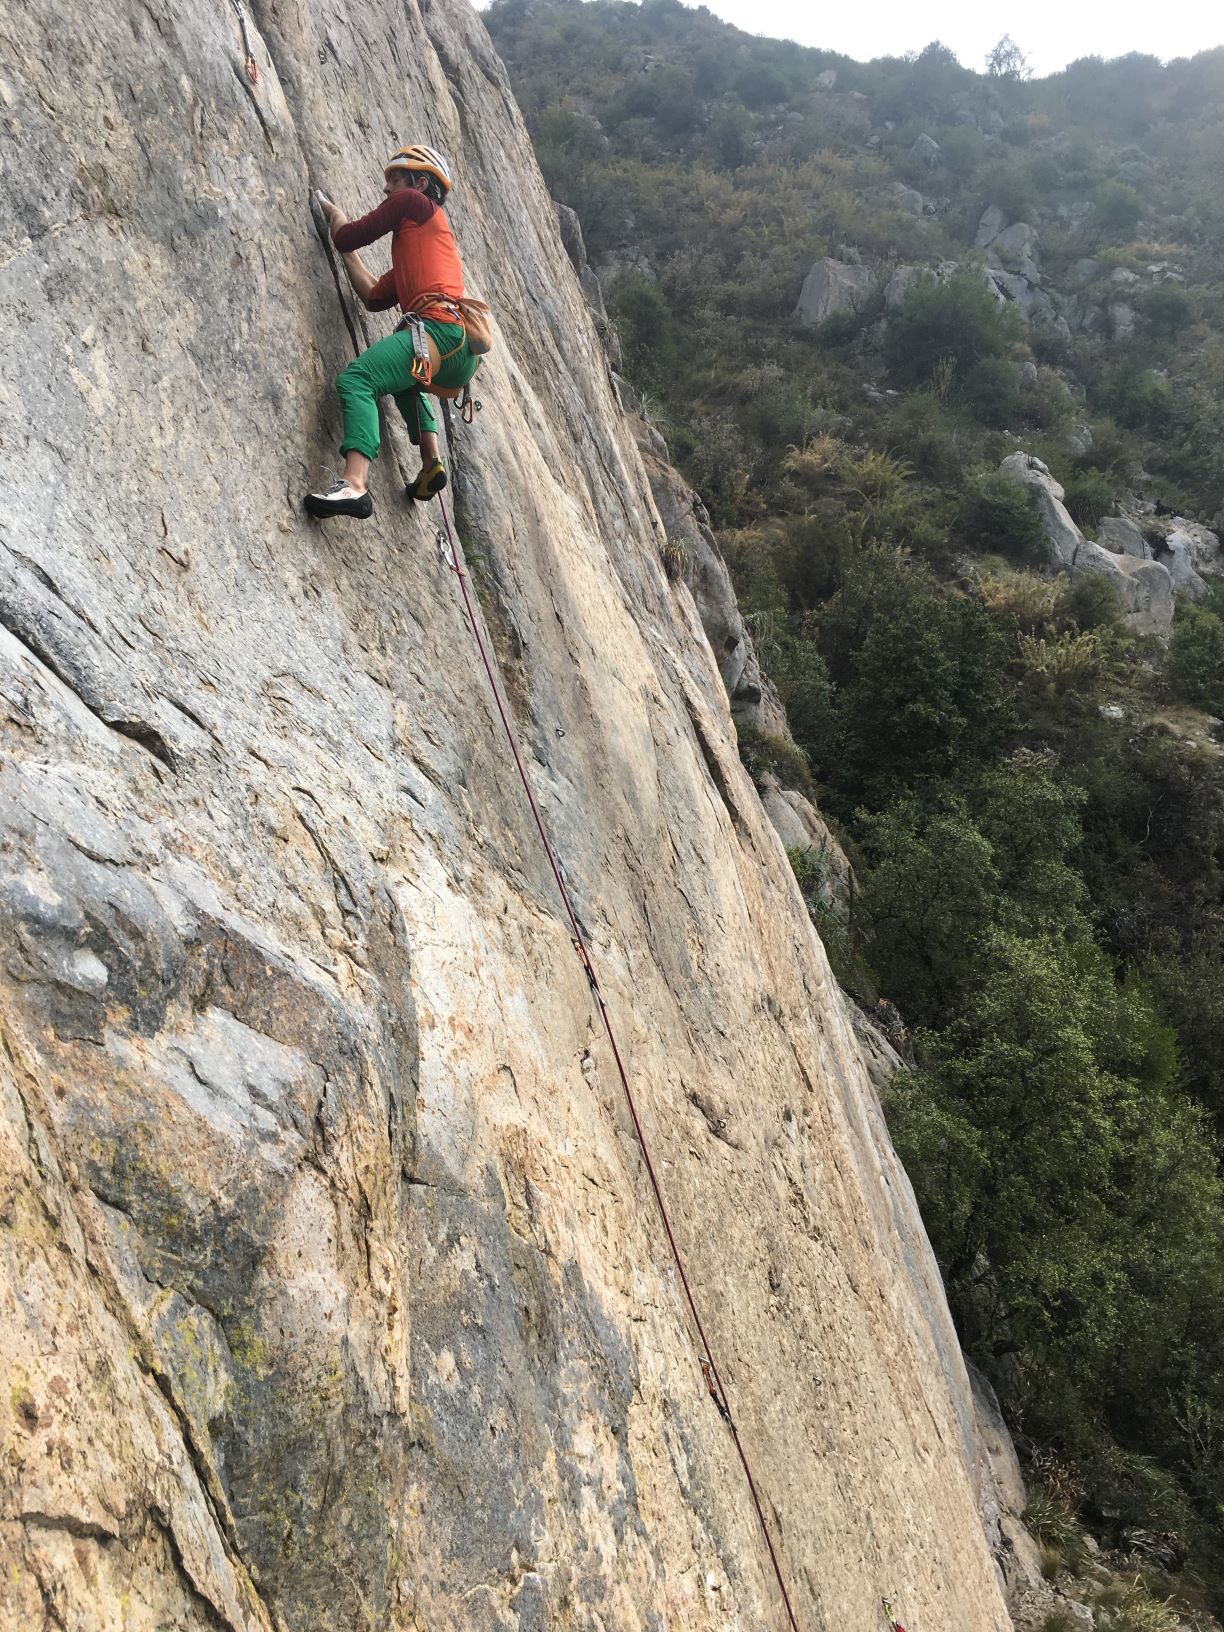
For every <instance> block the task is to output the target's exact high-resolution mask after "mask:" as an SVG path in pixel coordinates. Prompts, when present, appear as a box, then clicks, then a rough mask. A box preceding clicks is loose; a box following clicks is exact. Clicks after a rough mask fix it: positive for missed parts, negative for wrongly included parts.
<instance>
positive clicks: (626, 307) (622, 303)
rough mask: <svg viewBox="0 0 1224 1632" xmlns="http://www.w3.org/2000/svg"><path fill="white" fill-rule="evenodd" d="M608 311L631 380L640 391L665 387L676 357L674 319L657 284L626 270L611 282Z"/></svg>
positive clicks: (657, 389)
mask: <svg viewBox="0 0 1224 1632" xmlns="http://www.w3.org/2000/svg"><path fill="white" fill-rule="evenodd" d="M608 311H609V314H610V315H611V318H612V321H613V322H614V323H615V325H616V331H617V333H618V334H619V336H620V342H621V348H622V351H623V352H624V359H625V372H626V373H627V375H628V376H629V378H630V380H631V381H632V382H633V384H634V385H636V386H637V388H638V390H639V391H662V390H665V389H666V387H667V385H668V383H669V382H670V375H671V372H672V370H673V368H674V366H675V361H676V341H675V323H674V321H673V318H672V313H671V308H670V307H669V306H668V304H667V299H666V296H665V295H664V294H663V291H662V290H661V289H660V288H659V286H658V284H657V283H652V282H651V281H650V279H648V278H644V277H641V276H639V275H638V274H637V273H627V274H626V275H625V276H623V277H621V278H618V279H617V281H616V283H615V284H614V285H613V287H612V294H611V297H610V299H609V301H608Z"/></svg>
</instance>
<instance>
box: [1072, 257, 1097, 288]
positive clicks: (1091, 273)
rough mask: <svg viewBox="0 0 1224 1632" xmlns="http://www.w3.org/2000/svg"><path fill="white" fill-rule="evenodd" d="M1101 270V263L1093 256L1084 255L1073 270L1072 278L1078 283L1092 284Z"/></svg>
mask: <svg viewBox="0 0 1224 1632" xmlns="http://www.w3.org/2000/svg"><path fill="white" fill-rule="evenodd" d="M1100 270H1101V262H1100V261H1097V260H1094V259H1093V258H1092V256H1091V255H1083V256H1081V257H1080V259H1079V260H1078V261H1076V263H1075V265H1074V266H1073V267H1072V268H1071V276H1072V277H1073V278H1074V279H1075V281H1076V283H1091V282H1092V280H1093V278H1095V277H1096V276H1097V274H1098V273H1099V272H1100Z"/></svg>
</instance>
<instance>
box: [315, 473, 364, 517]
mask: <svg viewBox="0 0 1224 1632" xmlns="http://www.w3.org/2000/svg"><path fill="white" fill-rule="evenodd" d="M306 508H307V510H309V512H310V514H311V515H312V516H320V517H322V516H356V517H357V519H358V521H364V520H365V519H366V517H367V516H371V515H373V513H374V500H373V499H372V498H371V497H370V495H369V494H368V493H359V492H358V491H357V489H356V488H355V487H350V486H349V484H348V483H347V482H346V481H345V480H344V477H343V476H341V477H340V478H339V480H337V481H334V482H333V483H332V484H331V486H330V487H329V488H328V489H327V491H326V493H307V495H306Z"/></svg>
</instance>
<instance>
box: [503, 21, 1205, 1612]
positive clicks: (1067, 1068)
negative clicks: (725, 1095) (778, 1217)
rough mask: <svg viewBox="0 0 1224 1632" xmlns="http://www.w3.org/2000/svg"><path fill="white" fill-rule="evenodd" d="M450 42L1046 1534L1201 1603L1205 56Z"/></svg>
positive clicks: (623, 31)
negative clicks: (802, 901)
mask: <svg viewBox="0 0 1224 1632" xmlns="http://www.w3.org/2000/svg"><path fill="white" fill-rule="evenodd" d="M488 21H489V27H490V30H491V33H492V35H493V37H494V39H495V41H496V43H497V45H498V48H499V50H501V52H502V53H503V56H504V57H505V60H506V62H507V65H508V67H509V70H510V73H511V77H512V80H513V82H514V85H515V89H516V93H517V94H518V96H519V98H520V101H521V103H522V105H523V107H524V111H525V113H526V116H527V119H528V123H529V126H530V128H531V131H532V135H533V139H534V142H535V146H536V151H537V153H538V155H539V158H540V162H541V165H542V168H543V171H544V175H545V179H546V180H547V182H548V184H549V187H550V189H551V190H552V192H553V193H554V195H555V196H556V197H557V199H558V200H559V201H560V202H561V203H562V205H564V206H565V207H567V208H569V209H571V210H572V211H574V212H576V216H577V219H578V222H579V223H580V225H581V230H582V233H583V235H584V237H585V246H586V252H587V254H588V255H589V259H590V263H591V267H592V268H593V271H594V274H595V275H596V276H597V279H598V283H597V286H596V287H594V288H592V289H590V293H591V297H592V299H593V301H594V303H595V307H596V310H597V313H598V312H602V311H604V310H605V308H606V327H607V331H608V344H609V345H610V347H611V348H612V350H613V353H614V355H615V356H617V357H618V358H619V364H618V366H619V368H620V369H621V372H622V373H623V374H624V375H625V376H626V377H627V379H628V382H629V387H630V388H631V389H632V390H633V391H634V392H635V393H636V395H637V396H638V397H639V398H640V400H641V401H642V403H643V405H644V407H645V410H646V411H647V413H648V415H649V416H650V418H651V420H652V422H653V424H654V426H655V428H656V430H657V432H658V433H660V436H661V438H662V439H665V441H666V447H667V448H668V449H670V451H671V454H672V456H673V457H675V458H676V460H677V462H678V464H679V465H680V467H681V469H682V470H683V472H684V473H685V475H686V476H687V478H688V479H689V480H690V481H691V482H692V483H693V485H694V486H695V488H696V489H697V491H698V493H699V494H700V498H701V501H702V503H703V508H702V509H701V510H700V511H699V514H698V520H699V521H701V520H702V517H704V518H705V520H708V521H709V522H711V523H712V525H713V528H714V530H715V532H716V533H717V543H718V545H719V547H720V549H721V551H722V553H723V555H724V556H725V558H726V560H727V562H728V564H729V566H730V568H731V571H732V575H733V578H734V580H735V584H736V588H737V590H738V594H739V600H740V606H741V609H742V612H743V614H744V617H745V621H746V623H747V625H748V627H749V629H750V630H751V632H752V633H753V635H754V638H755V642H756V650H757V654H758V657H759V660H760V664H761V667H762V668H763V670H764V671H765V675H766V682H765V683H764V684H763V686H761V687H757V688H755V689H754V692H753V694H752V695H745V696H742V697H738V698H736V699H735V712H736V717H737V721H738V724H739V728H740V729H739V736H740V749H741V754H742V757H743V759H744V762H745V764H746V765H747V766H748V767H749V769H750V770H751V772H752V774H753V776H754V778H755V780H756V781H757V783H758V785H759V786H760V787H761V788H762V789H763V791H764V792H765V795H766V797H767V798H769V799H773V798H776V797H777V796H776V794H775V793H774V792H773V789H774V788H775V786H776V784H777V783H778V782H779V781H780V782H781V783H782V784H783V785H784V786H786V787H789V788H792V789H796V790H799V791H801V792H802V793H803V794H805V795H808V796H810V797H813V798H815V800H816V801H817V803H818V805H819V807H820V810H821V812H822V814H823V816H824V817H825V818H826V819H827V820H828V821H829V822H830V823H831V824H832V826H833V828H834V829H835V831H836V833H837V834H838V836H839V837H840V839H841V841H842V844H843V845H844V847H845V848H846V850H847V851H848V853H849V857H850V860H851V861H852V862H853V864H854V870H855V875H856V882H855V885H854V887H853V889H852V890H848V889H847V886H846V878H845V875H844V873H841V874H839V873H838V869H837V867H835V866H832V865H831V862H830V857H831V855H832V852H829V851H827V850H826V851H825V852H823V853H821V852H820V851H819V849H817V850H816V851H812V850H810V849H808V848H805V846H804V845H802V844H801V843H800V842H799V840H798V837H796V838H795V839H788V843H789V844H791V845H792V859H793V862H794V865H795V868H796V873H797V876H798V879H799V882H800V885H801V887H802V888H803V890H804V892H805V895H806V897H807V899H808V900H809V904H810V907H811V910H812V914H813V920H814V922H815V923H816V924H817V927H818V929H819V931H820V933H821V935H822V938H823V939H824V941H825V944H826V946H827V948H828V951H829V954H830V957H831V959H832V962H833V967H834V969H835V970H836V973H837V975H838V978H839V980H840V981H841V982H842V984H843V986H844V987H845V988H846V989H847V990H848V991H849V992H851V993H852V994H853V995H854V997H855V998H856V999H857V1001H858V1002H859V1004H860V1006H861V1007H862V1008H863V1009H864V1010H866V1011H868V1012H869V1013H871V1014H874V1015H877V1016H878V1015H883V1016H885V1017H886V1018H887V1023H888V1026H889V1029H890V1031H891V1033H892V1034H893V1037H894V1041H897V1042H898V1043H899V1045H900V1046H901V1048H902V1052H903V1053H904V1055H905V1059H906V1069H905V1070H903V1071H901V1072H900V1073H899V1074H898V1075H897V1076H896V1077H895V1078H894V1080H893V1083H892V1086H891V1088H890V1089H889V1090H888V1093H887V1095H886V1101H885V1107H886V1111H887V1114H888V1118H889V1123H890V1127H891V1129H892V1132H893V1135H894V1137H895V1138H896V1140H897V1141H898V1146H899V1149H900V1151H901V1152H902V1154H903V1157H904V1160H905V1162H906V1165H907V1169H908V1171H909V1173H910V1176H911V1178H912V1179H913V1181H914V1184H915V1187H916V1190H917V1193H918V1197H919V1200H920V1203H921V1206H922V1210H923V1216H924V1218H925V1220H926V1222H927V1224H928V1227H929V1228H930V1230H931V1233H932V1239H933V1241H934V1244H935V1247H936V1251H937V1253H938V1256H939V1259H940V1263H941V1267H942V1269H943V1272H944V1275H945V1278H946V1281H947V1285H948V1289H949V1295H950V1298H951V1302H952V1307H953V1311H954V1314H955V1316H956V1319H957V1324H958V1329H959V1331H960V1334H961V1337H962V1340H963V1341H964V1342H965V1344H966V1345H967V1347H968V1349H969V1352H970V1353H971V1354H972V1355H973V1357H974V1358H975V1359H976V1360H977V1361H978V1363H979V1364H980V1365H981V1366H982V1367H983V1368H984V1369H985V1370H986V1371H987V1373H988V1374H989V1375H990V1377H991V1378H992V1380H993V1381H994V1383H995V1385H996V1387H997V1388H998V1389H999V1391H1000V1394H1001V1397H1002V1399H1003V1403H1004V1407H1005V1410H1006V1412H1007V1414H1008V1416H1009V1420H1010V1421H1011V1423H1012V1425H1013V1427H1014V1428H1015V1429H1016V1430H1017V1432H1018V1433H1019V1434H1020V1437H1021V1440H1022V1443H1023V1445H1024V1447H1025V1450H1026V1453H1027V1455H1028V1456H1029V1459H1030V1467H1031V1470H1032V1471H1033V1473H1034V1475H1035V1477H1036V1480H1037V1498H1036V1500H1037V1502H1040V1503H1044V1504H1046V1510H1047V1512H1048V1513H1052V1514H1054V1515H1055V1516H1056V1520H1057V1522H1050V1523H1047V1526H1046V1530H1047V1534H1048V1535H1049V1536H1050V1537H1051V1538H1052V1539H1053V1540H1054V1541H1057V1543H1058V1545H1059V1546H1060V1547H1061V1548H1062V1551H1063V1553H1064V1556H1065V1557H1067V1558H1071V1557H1073V1556H1075V1555H1076V1553H1077V1549H1078V1547H1079V1543H1078V1541H1076V1540H1075V1539H1074V1538H1075V1536H1076V1534H1077V1527H1078V1526H1080V1525H1085V1524H1086V1525H1087V1526H1088V1527H1089V1528H1090V1529H1091V1530H1092V1532H1093V1533H1094V1534H1095V1535H1096V1536H1097V1537H1099V1539H1100V1540H1101V1542H1102V1543H1104V1544H1105V1545H1106V1546H1108V1547H1112V1548H1116V1549H1119V1550H1120V1552H1121V1553H1122V1554H1123V1555H1126V1556H1128V1557H1130V1558H1131V1560H1132V1564H1133V1568H1134V1570H1136V1571H1147V1572H1148V1573H1149V1575H1150V1580H1151V1582H1152V1585H1153V1590H1154V1591H1156V1592H1157V1593H1158V1594H1161V1595H1163V1594H1165V1593H1167V1591H1168V1590H1169V1578H1168V1576H1167V1570H1168V1569H1170V1568H1174V1569H1175V1570H1176V1569H1181V1570H1182V1575H1181V1585H1182V1587H1183V1588H1184V1589H1185V1591H1186V1592H1187V1593H1188V1594H1189V1598H1190V1600H1193V1599H1194V1598H1195V1594H1196V1593H1198V1592H1199V1591H1200V1590H1201V1588H1202V1586H1203V1584H1204V1583H1208V1584H1209V1587H1210V1590H1211V1591H1212V1592H1214V1594H1215V1595H1216V1601H1217V1603H1218V1602H1219V1601H1220V1594H1221V1592H1222V1591H1224V1530H1222V1529H1221V1522H1220V1508H1219V1493H1220V1491H1221V1489H1224V1439H1222V1438H1221V1435H1220V1428H1219V1425H1220V1423H1221V1422H1224V1394H1222V1393H1221V1381H1220V1380H1221V1377H1222V1376H1224V1324H1222V1319H1221V1309H1222V1308H1224V1202H1222V1191H1221V1181H1220V1157H1219V1151H1220V1147H1219V1139H1220V1134H1221V1128H1222V1117H1224V1076H1222V1075H1221V1067H1220V1061H1221V1059H1222V1058H1224V1055H1222V1054H1221V1043H1222V1042H1224V740H1222V735H1221V732H1222V728H1221V725H1220V718H1221V716H1222V715H1224V555H1222V553H1221V549H1220V530H1221V527H1222V526H1224V418H1222V416H1224V406H1222V405H1224V277H1222V276H1221V271H1220V267H1221V251H1222V250H1224V210H1222V207H1221V202H1220V194H1219V186H1218V178H1219V176H1220V174H1221V173H1224V117H1222V114H1221V108H1222V106H1224V94H1222V93H1224V51H1216V52H1211V53H1206V54H1204V55H1202V56H1199V57H1197V58H1195V59H1194V60H1193V61H1180V62H1174V63H1171V64H1169V65H1168V66H1166V67H1162V66H1161V65H1160V64H1159V63H1157V62H1156V61H1154V60H1153V59H1147V58H1140V57H1128V58H1122V59H1120V60H1117V61H1112V62H1110V61H1103V60H1101V59H1096V58H1094V59H1089V60H1086V61H1083V62H1080V63H1076V64H1073V65H1072V66H1071V67H1070V68H1069V69H1068V70H1067V71H1066V72H1065V73H1062V74H1059V75H1056V76H1053V77H1051V78H1049V79H1046V80H1040V81H1038V80H1030V79H1028V78H1026V77H1025V74H1024V71H1023V60H1022V56H1021V55H1020V53H1019V52H1018V51H1017V50H1015V49H1014V48H1011V47H1010V44H1009V42H1001V47H1000V50H999V51H998V52H997V53H995V56H994V61H993V63H992V71H989V72H984V73H976V72H972V71H970V70H968V69H966V68H965V67H963V66H961V65H960V64H958V63H957V62H956V61H955V59H954V58H953V57H952V55H951V53H950V52H948V51H946V50H945V49H944V48H943V47H942V46H940V45H939V44H938V43H937V42H936V43H934V44H932V45H931V46H929V47H928V48H927V49H926V50H924V51H922V52H921V53H919V54H917V55H916V56H914V57H913V58H911V59H907V60H899V59H894V60H890V59H881V60H879V61H876V62H873V63H869V64H857V63H853V62H850V61H848V60H846V59H844V58H838V57H835V56H833V55H832V54H830V53H822V52H819V51H810V50H802V49H800V48H798V47H795V46H792V45H789V44H786V43H783V42H776V41H768V40H762V39H757V38H753V37H750V36H748V35H745V34H742V33H739V32H738V31H736V30H735V29H732V28H729V27H727V26H725V25H723V24H721V23H719V22H718V21H717V20H716V19H715V18H714V17H712V16H711V15H710V14H709V13H708V12H705V11H703V10H701V9H698V10H691V9H689V8H686V7H682V6H680V5H678V4H675V3H674V0H648V3H646V4H644V5H642V6H637V5H632V4H622V3H611V0H596V3H593V4H574V3H566V0H530V3H524V0H496V3H495V4H494V5H493V6H492V7H491V9H490V11H489V13H488ZM1022 43H1023V42H1022ZM679 547H680V553H681V555H683V540H682V539H681V540H680V541H679ZM677 570H679V571H685V570H689V569H686V568H685V567H684V566H683V564H682V563H678V565H677ZM691 575H692V574H691V571H690V576H691ZM769 682H772V684H773V686H774V687H776V691H777V693H778V694H779V696H780V701H781V704H782V705H783V706H784V709H785V713H783V712H782V710H781V709H779V708H778V707H777V706H775V705H774V704H773V703H772V702H771V700H770V699H771V692H770V686H769ZM757 698H759V699H760V700H756V699H757ZM881 1005H882V1006H881ZM1036 1511H1037V1509H1036V1506H1034V1512H1036ZM1145 1537H1146V1540H1143V1539H1136V1538H1145ZM1157 1537H1162V1538H1164V1539H1163V1541H1156V1540H1154V1538H1157ZM1145 1548H1146V1549H1147V1551H1146V1552H1145V1550H1144V1549H1145ZM1187 1601H1189V1600H1187ZM1100 1613H1101V1615H1102V1616H1105V1617H1107V1616H1108V1614H1109V1613H1111V1611H1110V1610H1109V1609H1108V1607H1105V1608H1102V1610H1101V1612H1100ZM1102 1624H1105V1623H1104V1622H1102ZM1110 1624H1112V1623H1110Z"/></svg>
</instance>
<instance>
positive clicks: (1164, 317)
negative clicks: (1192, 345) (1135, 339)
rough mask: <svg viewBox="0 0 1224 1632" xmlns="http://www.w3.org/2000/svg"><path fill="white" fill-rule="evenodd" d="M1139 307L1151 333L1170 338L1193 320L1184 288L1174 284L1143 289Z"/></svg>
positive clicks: (1192, 308)
mask: <svg viewBox="0 0 1224 1632" xmlns="http://www.w3.org/2000/svg"><path fill="white" fill-rule="evenodd" d="M1139 309H1140V311H1142V313H1143V315H1144V317H1145V318H1146V319H1147V322H1148V325H1149V327H1150V328H1151V330H1152V332H1153V334H1158V335H1161V336H1163V337H1164V338H1165V339H1168V340H1171V339H1173V337H1174V336H1175V335H1177V334H1180V333H1181V331H1182V330H1183V329H1184V328H1187V327H1188V326H1189V324H1190V323H1192V322H1193V321H1194V306H1193V304H1192V303H1191V300H1190V297H1189V295H1188V294H1187V293H1186V291H1185V290H1184V289H1179V288H1178V287H1177V285H1176V284H1172V283H1166V284H1162V285H1161V286H1160V287H1158V288H1156V289H1145V290H1144V292H1143V298H1142V300H1141V301H1140V303H1139Z"/></svg>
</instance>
